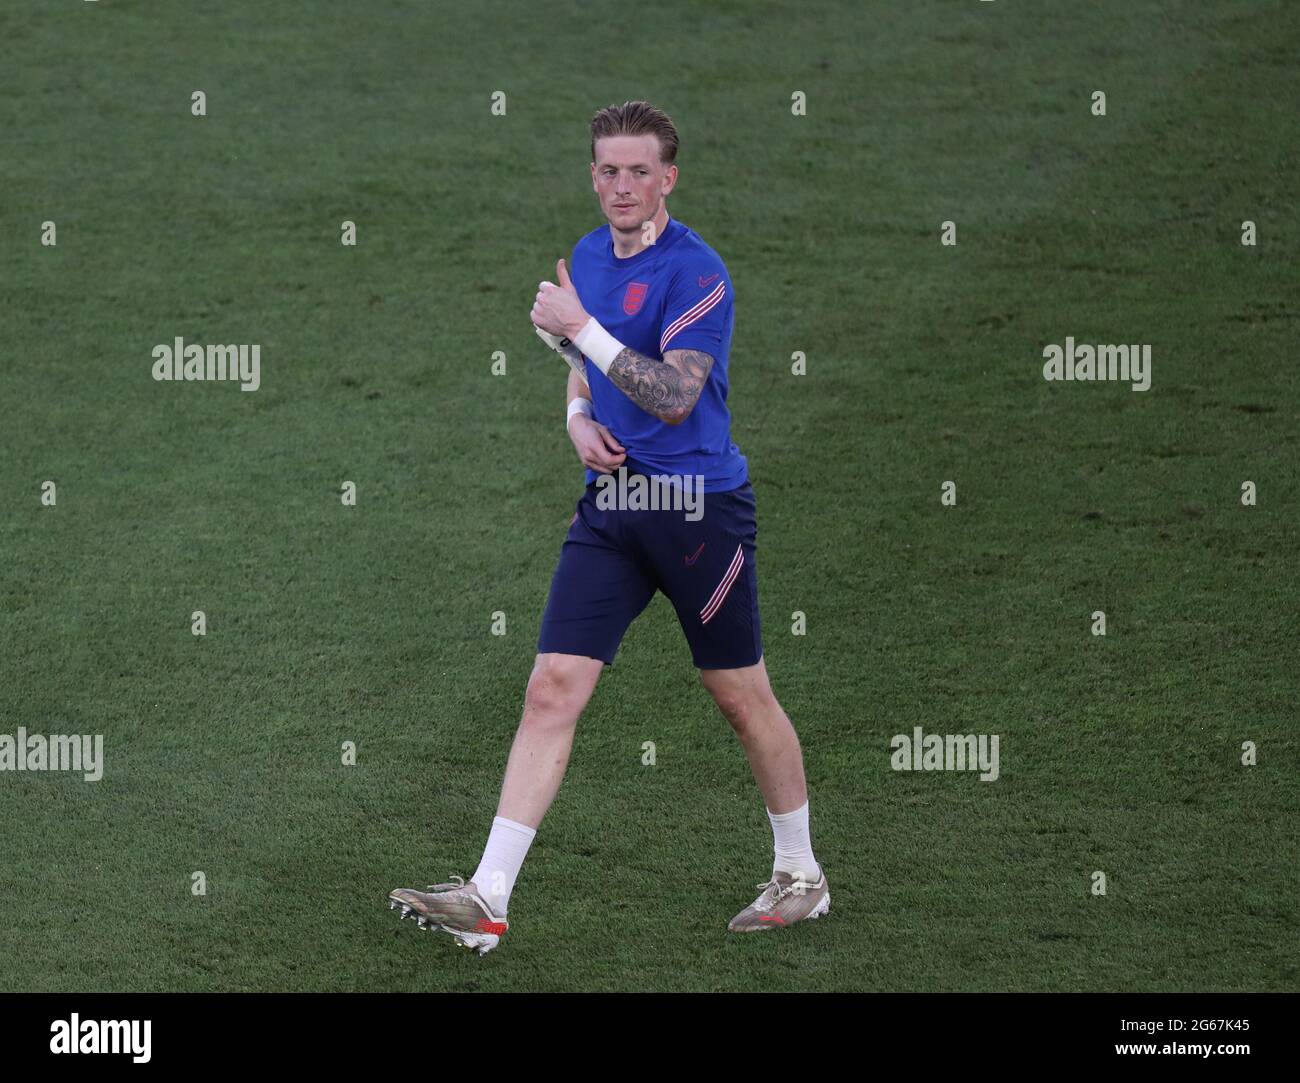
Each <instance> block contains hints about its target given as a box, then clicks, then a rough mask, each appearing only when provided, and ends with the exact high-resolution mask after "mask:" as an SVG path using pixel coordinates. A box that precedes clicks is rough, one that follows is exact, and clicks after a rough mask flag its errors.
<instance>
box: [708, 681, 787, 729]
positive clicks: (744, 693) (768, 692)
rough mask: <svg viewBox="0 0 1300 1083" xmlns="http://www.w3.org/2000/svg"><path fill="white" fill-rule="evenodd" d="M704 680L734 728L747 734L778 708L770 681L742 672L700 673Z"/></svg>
mask: <svg viewBox="0 0 1300 1083" xmlns="http://www.w3.org/2000/svg"><path fill="white" fill-rule="evenodd" d="M700 680H701V682H702V683H703V684H704V687H705V688H707V689H708V691H709V695H711V696H712V697H713V702H714V703H716V704H717V705H718V710H720V711H721V712H722V714H723V717H724V718H726V720H727V721H728V722H729V723H731V727H732V729H734V730H735V731H736V732H737V733H738V734H743V733H745V732H746V731H748V730H750V729H752V728H753V727H754V725H755V724H756V723H759V722H762V721H765V720H767V719H768V718H770V717H772V711H773V709H774V708H778V704H777V702H776V697H775V696H773V695H772V689H771V688H770V687H769V686H768V683H767V681H766V679H763V678H761V677H760V676H759V675H757V674H752V673H748V672H744V671H738V670H724V669H713V670H708V669H705V670H700ZM778 709H779V708H778Z"/></svg>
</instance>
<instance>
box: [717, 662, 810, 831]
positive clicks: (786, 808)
mask: <svg viewBox="0 0 1300 1083" xmlns="http://www.w3.org/2000/svg"><path fill="white" fill-rule="evenodd" d="M700 680H701V681H702V682H703V684H704V687H705V688H707V689H708V690H709V694H710V695H712V696H713V700H714V702H715V703H716V704H717V705H718V709H719V710H720V711H721V712H722V713H723V715H724V716H725V717H726V719H727V721H728V722H730V723H731V728H732V729H733V730H735V731H736V736H737V737H738V738H740V743H741V745H742V746H743V747H744V749H745V755H746V756H747V757H749V766H750V769H751V770H752V771H753V772H754V779H755V781H756V782H757V783H758V788H759V790H760V791H761V792H762V794H763V800H764V801H766V802H767V808H768V811H769V812H772V813H774V814H777V815H780V814H782V813H787V812H792V811H794V810H795V809H797V808H799V807H801V806H802V805H805V804H807V802H808V786H807V783H806V782H805V781H804V773H803V750H802V749H801V748H800V747H799V737H798V735H796V733H795V732H794V726H792V725H791V724H790V719H789V718H788V717H787V716H786V713H785V711H784V710H782V709H781V704H779V703H778V702H777V700H776V696H775V695H773V694H772V686H771V685H770V684H769V683H768V679H767V666H766V665H764V663H763V660H762V659H761V658H760V659H759V660H758V663H757V664H756V665H752V666H746V667H744V668H743V669H702V670H700Z"/></svg>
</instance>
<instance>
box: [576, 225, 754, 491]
mask: <svg viewBox="0 0 1300 1083" xmlns="http://www.w3.org/2000/svg"><path fill="white" fill-rule="evenodd" d="M569 276H570V278H572V280H573V286H574V289H576V290H577V291H578V298H579V299H580V300H581V301H582V307H583V308H585V309H586V310H587V312H588V313H589V314H590V315H592V316H594V317H595V318H596V319H597V320H598V321H599V322H600V325H601V326H602V327H603V328H605V330H606V331H608V332H609V333H610V334H611V335H613V336H614V337H615V338H616V339H618V341H619V342H621V343H622V344H623V345H624V346H630V347H631V348H632V349H634V350H636V352H637V353H640V354H644V355H645V356H646V357H650V358H653V359H654V360H656V361H661V362H662V361H663V356H664V352H665V351H667V350H700V351H702V352H704V353H707V354H709V355H711V356H712V357H713V368H712V370H711V371H710V372H709V378H708V379H707V380H706V381H705V383H704V389H703V390H702V391H701V392H700V399H699V402H697V403H696V404H695V409H693V410H692V411H691V413H690V416H689V417H687V419H686V420H685V421H683V422H682V423H681V424H680V425H669V424H667V423H666V422H663V421H660V420H659V419H658V418H657V417H655V416H654V415H653V414H648V413H646V412H645V411H644V410H642V409H641V407H639V406H637V405H636V403H634V402H633V401H632V400H631V399H629V398H628V397H627V396H626V395H625V394H623V392H622V391H620V390H619V389H618V388H617V387H615V386H614V385H613V384H612V383H610V381H609V378H608V377H607V376H605V374H604V373H602V372H601V371H600V369H598V368H597V367H596V366H595V365H594V364H592V362H591V359H590V358H588V359H587V380H588V385H589V386H590V388H591V401H592V407H593V412H594V414H595V418H596V420H597V421H599V422H600V423H601V424H602V425H604V426H605V427H606V428H608V429H609V431H610V432H612V433H613V434H614V436H615V438H616V439H617V440H618V442H619V443H620V444H622V445H623V447H624V448H626V449H627V460H628V462H627V465H628V468H629V470H630V469H632V468H633V467H634V466H635V467H639V468H640V469H641V470H642V471H643V472H645V473H647V474H677V475H692V476H693V475H696V474H700V475H703V477H704V491H705V492H706V493H714V492H718V493H720V492H726V491H727V490H729V489H735V488H738V487H739V486H741V485H744V484H745V482H746V480H748V477H749V465H748V463H747V462H746V461H745V456H744V455H742V454H741V453H740V449H739V448H738V447H736V445H735V444H733V443H732V442H731V413H730V411H728V409H727V358H728V355H729V354H730V352H731V330H732V325H733V323H734V322H735V309H734V306H733V303H732V290H731V276H730V275H728V274H727V266H726V264H724V263H723V262H722V260H721V259H720V258H719V257H718V254H717V253H716V252H715V251H713V249H712V248H710V247H709V246H708V245H707V244H705V243H704V241H702V240H701V239H700V236H699V234H697V233H696V232H695V231H694V230H692V229H689V228H687V227H686V226H684V225H682V223H680V222H678V221H676V220H675V219H673V218H672V217H671V216H670V217H669V219H668V226H667V228H666V229H665V230H664V233H663V236H662V237H660V238H659V239H658V240H657V242H656V243H655V244H652V245H650V246H649V247H648V248H644V249H642V250H641V251H640V252H638V253H637V254H636V255H634V256H629V257H628V258H627V259H619V258H618V257H617V256H616V255H614V239H613V237H612V236H611V234H610V230H609V226H607V225H605V226H601V227H600V228H598V229H594V230H592V231H591V232H590V233H588V234H587V235H586V236H585V237H583V238H582V240H580V241H579V242H578V244H577V246H576V247H575V248H574V250H573V260H572V263H571V264H570V274H569ZM599 476H600V475H599V474H597V473H596V471H594V470H590V469H589V470H588V471H587V484H589V485H590V484H591V483H592V482H593V481H595V480H596V478H597V477H599Z"/></svg>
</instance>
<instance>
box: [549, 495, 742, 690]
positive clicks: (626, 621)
mask: <svg viewBox="0 0 1300 1083" xmlns="http://www.w3.org/2000/svg"><path fill="white" fill-rule="evenodd" d="M629 473H631V472H629ZM596 497H597V483H596V482H592V484H590V485H588V486H587V489H586V491H585V492H584V493H583V495H582V499H581V500H579V501H578V510H577V513H576V514H575V515H574V517H573V521H572V522H571V523H570V525H569V535H568V537H567V538H566V539H565V540H564V546H563V548H562V549H561V550H560V561H559V564H558V565H557V566H556V568H555V576H554V578H553V579H552V580H551V593H550V597H549V598H548V599H547V601H546V613H545V614H544V615H543V617H542V630H541V635H540V636H539V637H538V643H537V650H538V651H539V652H540V653H550V652H555V653H559V654H577V655H582V656H584V657H587V658H599V659H600V660H601V661H603V662H605V663H607V664H608V663H610V662H612V661H613V660H614V654H615V653H616V652H617V650H618V645H619V643H620V642H622V639H623V634H624V633H625V632H626V631H627V629H628V625H630V624H631V623H632V621H634V620H635V619H636V618H637V616H638V615H639V614H640V613H641V611H642V610H643V609H645V607H646V606H647V605H649V604H650V599H651V598H653V597H654V594H655V591H656V590H661V591H663V592H664V595H665V597H667V599H668V600H669V601H670V602H672V604H673V608H674V609H675V610H676V611H677V619H678V621H680V622H681V626H682V631H683V632H685V633H686V639H687V642H688V643H690V647H691V656H692V657H693V658H694V660H695V665H696V666H697V667H698V668H699V669H739V668H741V667H743V666H752V665H755V664H757V663H758V661H759V660H760V659H761V658H762V657H763V638H762V634H761V631H760V629H759V620H758V573H757V570H756V568H755V566H754V545H755V539H756V537H757V533H758V527H757V521H756V519H755V514H754V489H753V486H752V485H751V484H750V483H749V482H748V481H746V482H745V484H744V485H742V486H740V488H738V489H732V490H730V491H729V492H724V493H705V494H703V498H702V499H703V505H702V510H703V515H702V516H701V517H700V518H699V519H698V520H697V521H694V522H692V521H690V520H689V519H687V518H686V512H685V511H682V510H676V511H673V510H668V509H667V508H661V509H660V510H655V511H649V510H646V511H629V510H616V509H612V508H611V509H608V510H605V509H602V508H601V507H598V506H597V499H596Z"/></svg>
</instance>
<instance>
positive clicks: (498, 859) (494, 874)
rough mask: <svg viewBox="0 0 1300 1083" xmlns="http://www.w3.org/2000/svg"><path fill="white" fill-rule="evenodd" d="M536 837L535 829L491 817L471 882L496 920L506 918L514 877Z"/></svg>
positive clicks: (502, 818)
mask: <svg viewBox="0 0 1300 1083" xmlns="http://www.w3.org/2000/svg"><path fill="white" fill-rule="evenodd" d="M536 834H537V831H536V830H535V829H534V828H531V827H527V826H525V825H524V824H520V823H515V821H514V820H507V819H506V818H505V817H504V816H496V817H493V820H492V830H491V831H490V832H489V833H488V840H487V846H486V847H485V848H484V850H483V859H482V860H481V861H480V862H479V863H478V869H477V870H476V871H475V873H474V875H473V876H471V877H470V881H471V883H473V885H474V886H475V887H476V888H478V893H479V894H480V895H482V896H483V900H484V902H486V903H487V904H488V906H490V907H492V911H493V913H495V914H496V916H497V917H499V918H503V917H505V916H506V906H507V905H508V904H509V902H510V892H512V891H514V889H515V877H517V876H518V875H519V870H520V869H521V868H522V867H523V864H524V858H525V857H526V856H527V855H528V847H530V846H531V845H532V844H533V836H534V835H536Z"/></svg>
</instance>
